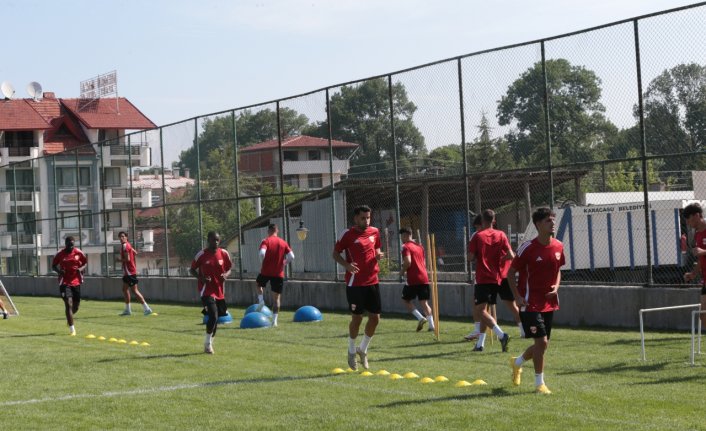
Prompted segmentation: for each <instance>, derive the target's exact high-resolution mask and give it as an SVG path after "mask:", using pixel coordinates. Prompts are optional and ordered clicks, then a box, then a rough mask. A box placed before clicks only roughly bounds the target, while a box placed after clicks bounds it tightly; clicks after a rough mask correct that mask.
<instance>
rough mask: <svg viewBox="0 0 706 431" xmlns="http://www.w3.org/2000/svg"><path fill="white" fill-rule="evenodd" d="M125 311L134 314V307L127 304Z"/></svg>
mask: <svg viewBox="0 0 706 431" xmlns="http://www.w3.org/2000/svg"><path fill="white" fill-rule="evenodd" d="M125 311H129V312H132V307H131V306H130V304H125Z"/></svg>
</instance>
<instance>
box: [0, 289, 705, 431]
mask: <svg viewBox="0 0 706 431" xmlns="http://www.w3.org/2000/svg"><path fill="white" fill-rule="evenodd" d="M14 299H15V303H16V305H17V307H18V309H19V310H20V311H21V316H20V317H16V318H10V319H8V320H4V321H3V320H0V351H1V353H2V363H3V373H2V380H1V386H0V388H1V389H0V428H2V429H42V430H48V429H51V430H58V429H72V430H84V429H198V430H205V429H211V430H212V429H274V428H279V429H287V430H296V429H331V430H364V429H394V430H411V429H423V430H426V431H430V430H448V429H464V430H469V429H482V430H489V429H493V430H515V431H516V430H522V429H542V430H549V429H556V430H582V429H586V430H593V429H595V430H610V429H621V430H627V429H640V430H665V429H670V430H688V429H706V419H704V416H703V406H704V402H705V401H704V400H705V399H706V385H705V384H706V373H705V372H704V363H706V357H704V356H700V357H697V366H695V367H692V366H690V365H689V363H688V361H689V343H690V338H689V334H687V333H686V331H684V332H670V333H667V332H660V333H655V332H649V333H648V334H647V338H648V341H647V356H648V361H647V362H642V361H640V338H639V333H638V332H637V331H636V330H629V331H615V330H600V329H599V330H595V329H592V330H579V329H572V328H562V327H558V328H555V329H554V332H553V333H552V341H551V344H550V348H549V351H548V354H547V357H546V370H545V380H546V383H547V385H548V386H549V388H550V389H551V390H552V391H553V394H552V395H550V396H540V395H536V394H534V373H533V370H532V366H531V363H529V364H525V367H524V374H523V382H522V385H521V386H519V387H515V386H512V383H511V382H510V367H509V365H508V361H509V359H508V358H509V357H510V356H511V355H512V356H516V355H517V354H518V353H519V352H521V351H522V350H524V348H525V347H526V346H527V345H529V343H530V341H529V340H522V339H519V338H517V335H518V330H517V328H516V327H515V326H514V325H510V324H508V323H505V324H504V325H503V327H504V328H505V329H506V330H507V331H508V332H509V333H510V334H511V336H513V339H511V341H510V346H509V347H510V354H507V353H501V352H500V345H499V343H498V342H497V341H495V342H494V343H493V344H491V343H490V342H489V341H487V342H486V349H485V351H484V352H482V353H478V352H471V348H472V344H471V343H467V342H463V341H461V339H462V336H463V335H464V334H466V333H467V332H468V331H469V329H470V324H469V323H465V322H460V321H451V322H449V321H442V326H441V337H442V341H441V342H435V341H433V339H432V336H431V334H430V333H429V332H426V328H425V331H424V332H420V333H417V332H415V328H416V321H414V320H413V318H412V317H410V316H400V315H388V316H385V315H383V320H382V322H381V324H380V326H379V327H378V333H377V335H376V336H375V337H374V338H373V340H372V343H371V346H370V349H369V360H370V367H371V371H373V372H377V371H379V370H382V369H384V370H387V371H389V372H391V373H399V374H404V373H406V372H408V371H412V372H414V373H416V374H418V375H419V376H420V377H431V378H434V377H436V376H440V375H443V376H445V377H447V378H448V379H449V382H445V383H433V384H422V383H420V381H419V379H402V380H391V379H389V378H387V377H382V376H377V375H373V376H370V377H363V376H361V375H360V372H358V373H346V374H341V375H334V374H333V373H332V370H333V369H334V368H337V367H340V368H344V369H345V368H347V365H346V349H347V341H346V340H347V325H348V321H349V316H348V315H347V314H345V313H331V312H326V310H322V311H323V312H324V321H323V322H319V323H292V314H293V313H292V312H291V311H285V312H282V313H281V314H280V318H279V322H280V326H279V327H278V328H273V329H257V330H241V329H239V328H238V323H239V319H240V317H242V313H243V309H242V308H235V307H233V308H231V309H230V311H231V314H232V315H233V316H234V322H233V323H232V324H230V325H221V326H220V327H219V330H218V335H217V337H216V338H215V341H214V348H215V350H216V354H215V355H213V356H210V355H206V354H204V353H203V334H204V327H203V325H201V324H200V322H201V318H202V316H201V314H200V313H199V311H200V309H199V307H197V306H184V305H170V304H152V306H153V309H154V310H155V311H156V312H158V313H159V316H148V317H145V316H142V314H141V313H140V312H139V310H140V306H139V304H135V305H133V309H134V310H135V311H136V313H135V314H134V315H133V316H131V317H119V316H118V314H119V313H120V312H121V311H122V304H121V303H119V302H114V301H113V302H109V301H90V300H89V301H83V302H82V304H81V310H80V312H79V313H78V314H77V316H76V328H77V331H78V336H76V337H69V336H68V335H67V334H68V330H67V328H66V324H65V320H64V316H63V304H62V302H61V300H60V299H59V298H58V297H57V298H32V297H17V298H14ZM89 334H93V335H95V336H104V337H106V338H110V337H115V338H117V339H124V340H126V343H125V344H119V343H111V342H109V341H107V340H106V341H98V340H97V339H86V338H85V336H86V335H89ZM133 340H134V341H137V342H143V341H145V342H148V343H149V344H150V346H149V347H145V346H135V345H130V344H129V342H130V341H133ZM476 379H482V380H484V381H485V382H487V385H474V386H468V387H465V388H457V387H455V386H454V384H455V383H456V382H458V381H459V380H466V381H468V382H473V381H474V380H476Z"/></svg>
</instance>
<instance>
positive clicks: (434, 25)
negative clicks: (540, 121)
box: [0, 0, 693, 125]
mask: <svg viewBox="0 0 706 431" xmlns="http://www.w3.org/2000/svg"><path fill="white" fill-rule="evenodd" d="M690 3H693V2H688V1H676V0H592V1H573V0H563V1H559V0H535V1H527V0H505V1H478V0H473V1H470V0H467V1H450V0H440V1H424V0H389V1H383V0H356V1H336V0H331V1H320V0H309V1H300V0H291V1H283V0H271V1H270V0H242V1H211V0H203V1H198V2H196V1H185V0H168V1H167V0H165V1H162V0H152V1H146V0H123V1H110V0H104V1H96V0H91V1H84V0H63V1H49V0H47V1H36V0H0V6H1V8H0V10H1V11H2V17H3V34H4V35H5V36H4V37H3V39H4V40H3V43H2V57H0V80H1V81H10V82H11V83H12V84H13V85H14V87H15V89H16V91H17V94H16V95H17V96H18V97H27V93H26V90H25V87H26V85H27V83H29V82H30V81H38V82H40V83H41V84H42V86H43V88H44V90H45V91H54V92H55V93H56V95H57V96H58V97H77V96H78V93H79V82H80V81H82V80H85V79H87V78H91V77H93V76H96V75H98V74H101V73H105V72H108V71H111V70H117V73H118V89H119V93H120V96H124V97H127V98H129V99H130V100H131V101H132V102H133V103H134V104H135V105H136V106H137V107H138V108H139V109H141V110H142V111H143V112H144V113H145V114H146V115H147V116H148V117H150V118H151V119H152V120H153V121H154V122H155V123H157V124H158V125H163V124H167V123H172V122H176V121H179V120H182V119H186V118H190V117H193V116H197V115H201V114H206V113H209V112H215V111H220V110H225V109H229V108H234V107H238V106H244V105H249V104H254V103H258V102H262V101H267V100H272V99H276V98H279V97H285V96H291V95H294V94H299V93H303V92H306V91H310V90H313V89H317V88H321V87H325V86H328V85H333V84H336V83H340V82H345V81H349V80H355V79H359V78H364V77H367V76H372V75H377V74H383V73H387V72H392V71H395V70H400V69H404V68H407V67H411V66H415V65H418V64H422V63H427V62H432V61H435V60H440V59H443V58H447V57H453V56H456V55H461V54H466V53H470V52H474V51H478V50H482V49H487V48H494V47H498V46H502V45H508V44H513V43H519V42H524V41H527V40H533V39H539V38H542V37H547V36H553V35H557V34H560V33H566V32H570V31H574V30H580V29H583V28H587V27H592V26H596V25H600V24H604V23H608V22H612V21H617V20H620V19H624V18H630V17H633V16H637V15H642V14H646V13H651V12H656V11H660V10H664V9H669V8H674V7H678V6H683V5H686V4H690ZM8 35H11V36H8ZM479 109H480V108H479Z"/></svg>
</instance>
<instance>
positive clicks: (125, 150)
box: [110, 145, 147, 156]
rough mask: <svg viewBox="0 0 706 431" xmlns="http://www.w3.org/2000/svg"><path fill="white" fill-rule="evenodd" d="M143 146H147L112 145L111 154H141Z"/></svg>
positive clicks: (144, 146)
mask: <svg viewBox="0 0 706 431" xmlns="http://www.w3.org/2000/svg"><path fill="white" fill-rule="evenodd" d="M142 148H147V146H146V145H111V146H110V155H111V156H127V155H128V154H129V155H132V156H139V155H140V154H141V153H142Z"/></svg>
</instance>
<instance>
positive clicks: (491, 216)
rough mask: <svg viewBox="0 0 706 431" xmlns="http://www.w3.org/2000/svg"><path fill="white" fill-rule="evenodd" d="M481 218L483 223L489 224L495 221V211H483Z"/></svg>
mask: <svg viewBox="0 0 706 431" xmlns="http://www.w3.org/2000/svg"><path fill="white" fill-rule="evenodd" d="M482 217H483V221H484V222H486V223H488V224H490V223H492V222H493V220H495V211H493V210H491V209H487V210H485V211H483V215H482Z"/></svg>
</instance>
